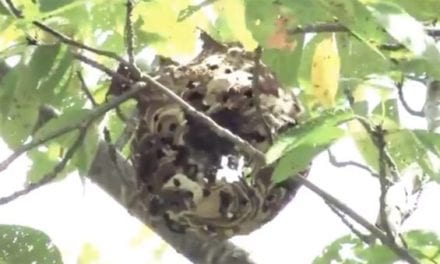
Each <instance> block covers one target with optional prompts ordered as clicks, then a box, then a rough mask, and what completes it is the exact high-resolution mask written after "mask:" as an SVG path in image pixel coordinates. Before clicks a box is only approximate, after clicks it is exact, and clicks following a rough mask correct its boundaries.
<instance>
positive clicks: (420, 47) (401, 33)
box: [368, 1, 440, 78]
mask: <svg viewBox="0 0 440 264" xmlns="http://www.w3.org/2000/svg"><path fill="white" fill-rule="evenodd" d="M368 7H369V10H370V11H371V13H372V14H373V15H374V17H375V19H376V20H377V21H378V23H379V24H380V25H381V26H382V27H383V28H385V30H386V31H387V32H388V33H389V34H390V35H391V36H392V37H393V38H394V39H396V40H397V41H398V42H399V43H401V44H403V45H404V46H405V47H406V48H407V49H408V50H410V51H411V52H412V53H413V54H414V56H415V57H418V58H423V59H424V60H425V61H426V62H427V63H428V65H429V66H430V67H427V70H428V75H430V76H431V77H437V78H440V69H439V68H438V65H439V63H440V51H439V50H438V48H437V47H436V44H435V41H434V39H433V38H431V37H429V36H428V35H426V33H425V31H424V26H423V24H422V23H420V22H418V21H417V20H415V19H414V18H413V17H411V16H409V15H408V14H407V13H405V11H404V10H403V9H401V8H400V7H399V6H397V5H395V4H392V3H387V2H383V1H381V2H380V3H379V2H378V3H376V4H371V5H368Z"/></svg>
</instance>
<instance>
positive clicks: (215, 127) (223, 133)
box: [141, 74, 265, 161]
mask: <svg viewBox="0 0 440 264" xmlns="http://www.w3.org/2000/svg"><path fill="white" fill-rule="evenodd" d="M141 80H142V81H145V82H149V83H151V84H153V85H154V86H155V87H156V88H157V89H158V90H160V91H161V92H162V93H164V94H165V95H167V96H168V97H170V98H171V99H172V100H173V101H174V102H176V103H177V104H178V105H179V106H180V107H182V108H183V110H185V111H186V112H187V113H188V114H189V115H191V116H192V117H194V118H195V119H197V120H198V121H200V122H202V123H204V124H205V125H207V126H208V127H209V128H210V129H211V130H212V131H213V132H214V133H216V134H217V135H218V136H220V137H223V138H226V139H228V140H230V141H231V142H233V143H234V144H235V145H237V146H238V147H240V148H241V149H242V150H243V151H245V152H247V153H248V154H250V155H251V156H253V157H256V158H257V159H259V160H261V161H265V155H264V153H263V152H261V151H259V150H258V149H256V148H255V147H254V146H252V145H251V144H250V143H249V142H247V141H246V140H244V139H242V138H241V137H239V136H237V135H235V134H234V133H232V132H231V131H230V130H228V129H226V128H224V127H222V126H220V125H219V124H217V123H216V122H215V121H214V120H213V119H212V118H210V117H209V116H207V115H205V114H204V113H202V112H199V111H197V109H195V108H194V107H193V106H192V105H190V104H188V103H187V102H186V101H185V100H183V99H182V98H181V97H180V96H178V95H177V94H175V93H174V92H173V91H171V90H170V89H169V88H168V87H166V86H165V85H163V84H161V83H160V82H158V81H156V80H155V79H154V78H153V77H151V76H150V75H147V74H144V75H142V77H141Z"/></svg>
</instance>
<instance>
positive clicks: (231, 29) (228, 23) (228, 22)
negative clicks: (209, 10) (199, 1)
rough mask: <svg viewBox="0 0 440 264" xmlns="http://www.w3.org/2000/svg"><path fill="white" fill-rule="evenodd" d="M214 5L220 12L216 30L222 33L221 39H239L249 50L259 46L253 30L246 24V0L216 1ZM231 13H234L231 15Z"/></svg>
mask: <svg viewBox="0 0 440 264" xmlns="http://www.w3.org/2000/svg"><path fill="white" fill-rule="evenodd" d="M212 7H213V8H214V10H215V11H216V12H217V14H218V18H217V20H216V21H215V28H214V31H217V32H218V33H217V35H220V37H221V38H219V40H225V41H229V42H230V41H239V42H240V43H242V44H243V46H244V48H245V49H247V50H253V49H255V48H256V47H257V43H256V42H255V39H254V38H253V37H252V33H251V31H250V30H249V28H248V27H247V26H246V17H245V12H246V9H245V1H236V0H222V1H214V3H213V5H212ZM231 14H234V15H233V16H231ZM211 31H212V30H211Z"/></svg>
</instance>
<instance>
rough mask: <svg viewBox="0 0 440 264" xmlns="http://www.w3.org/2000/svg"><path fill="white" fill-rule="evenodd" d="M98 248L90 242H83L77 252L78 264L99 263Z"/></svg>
mask: <svg viewBox="0 0 440 264" xmlns="http://www.w3.org/2000/svg"><path fill="white" fill-rule="evenodd" d="M99 259H100V257H99V250H98V249H97V248H96V247H95V246H93V245H92V244H91V243H88V242H86V243H84V244H83V246H82V248H81V252H80V253H79V256H78V259H77V263H78V264H94V263H99Z"/></svg>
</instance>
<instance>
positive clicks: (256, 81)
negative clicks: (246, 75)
mask: <svg viewBox="0 0 440 264" xmlns="http://www.w3.org/2000/svg"><path fill="white" fill-rule="evenodd" d="M261 53H262V50H261V46H258V47H257V48H256V49H255V58H254V68H253V74H252V91H253V92H254V96H253V97H252V98H253V102H254V104H255V108H256V109H257V112H258V114H259V116H260V118H261V122H262V123H263V127H264V130H265V131H266V134H267V136H268V138H269V143H270V144H271V145H272V144H273V135H272V131H271V130H270V127H269V124H268V123H267V120H266V118H265V117H264V115H263V111H261V102H260V94H261V93H260V87H259V86H260V60H261Z"/></svg>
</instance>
